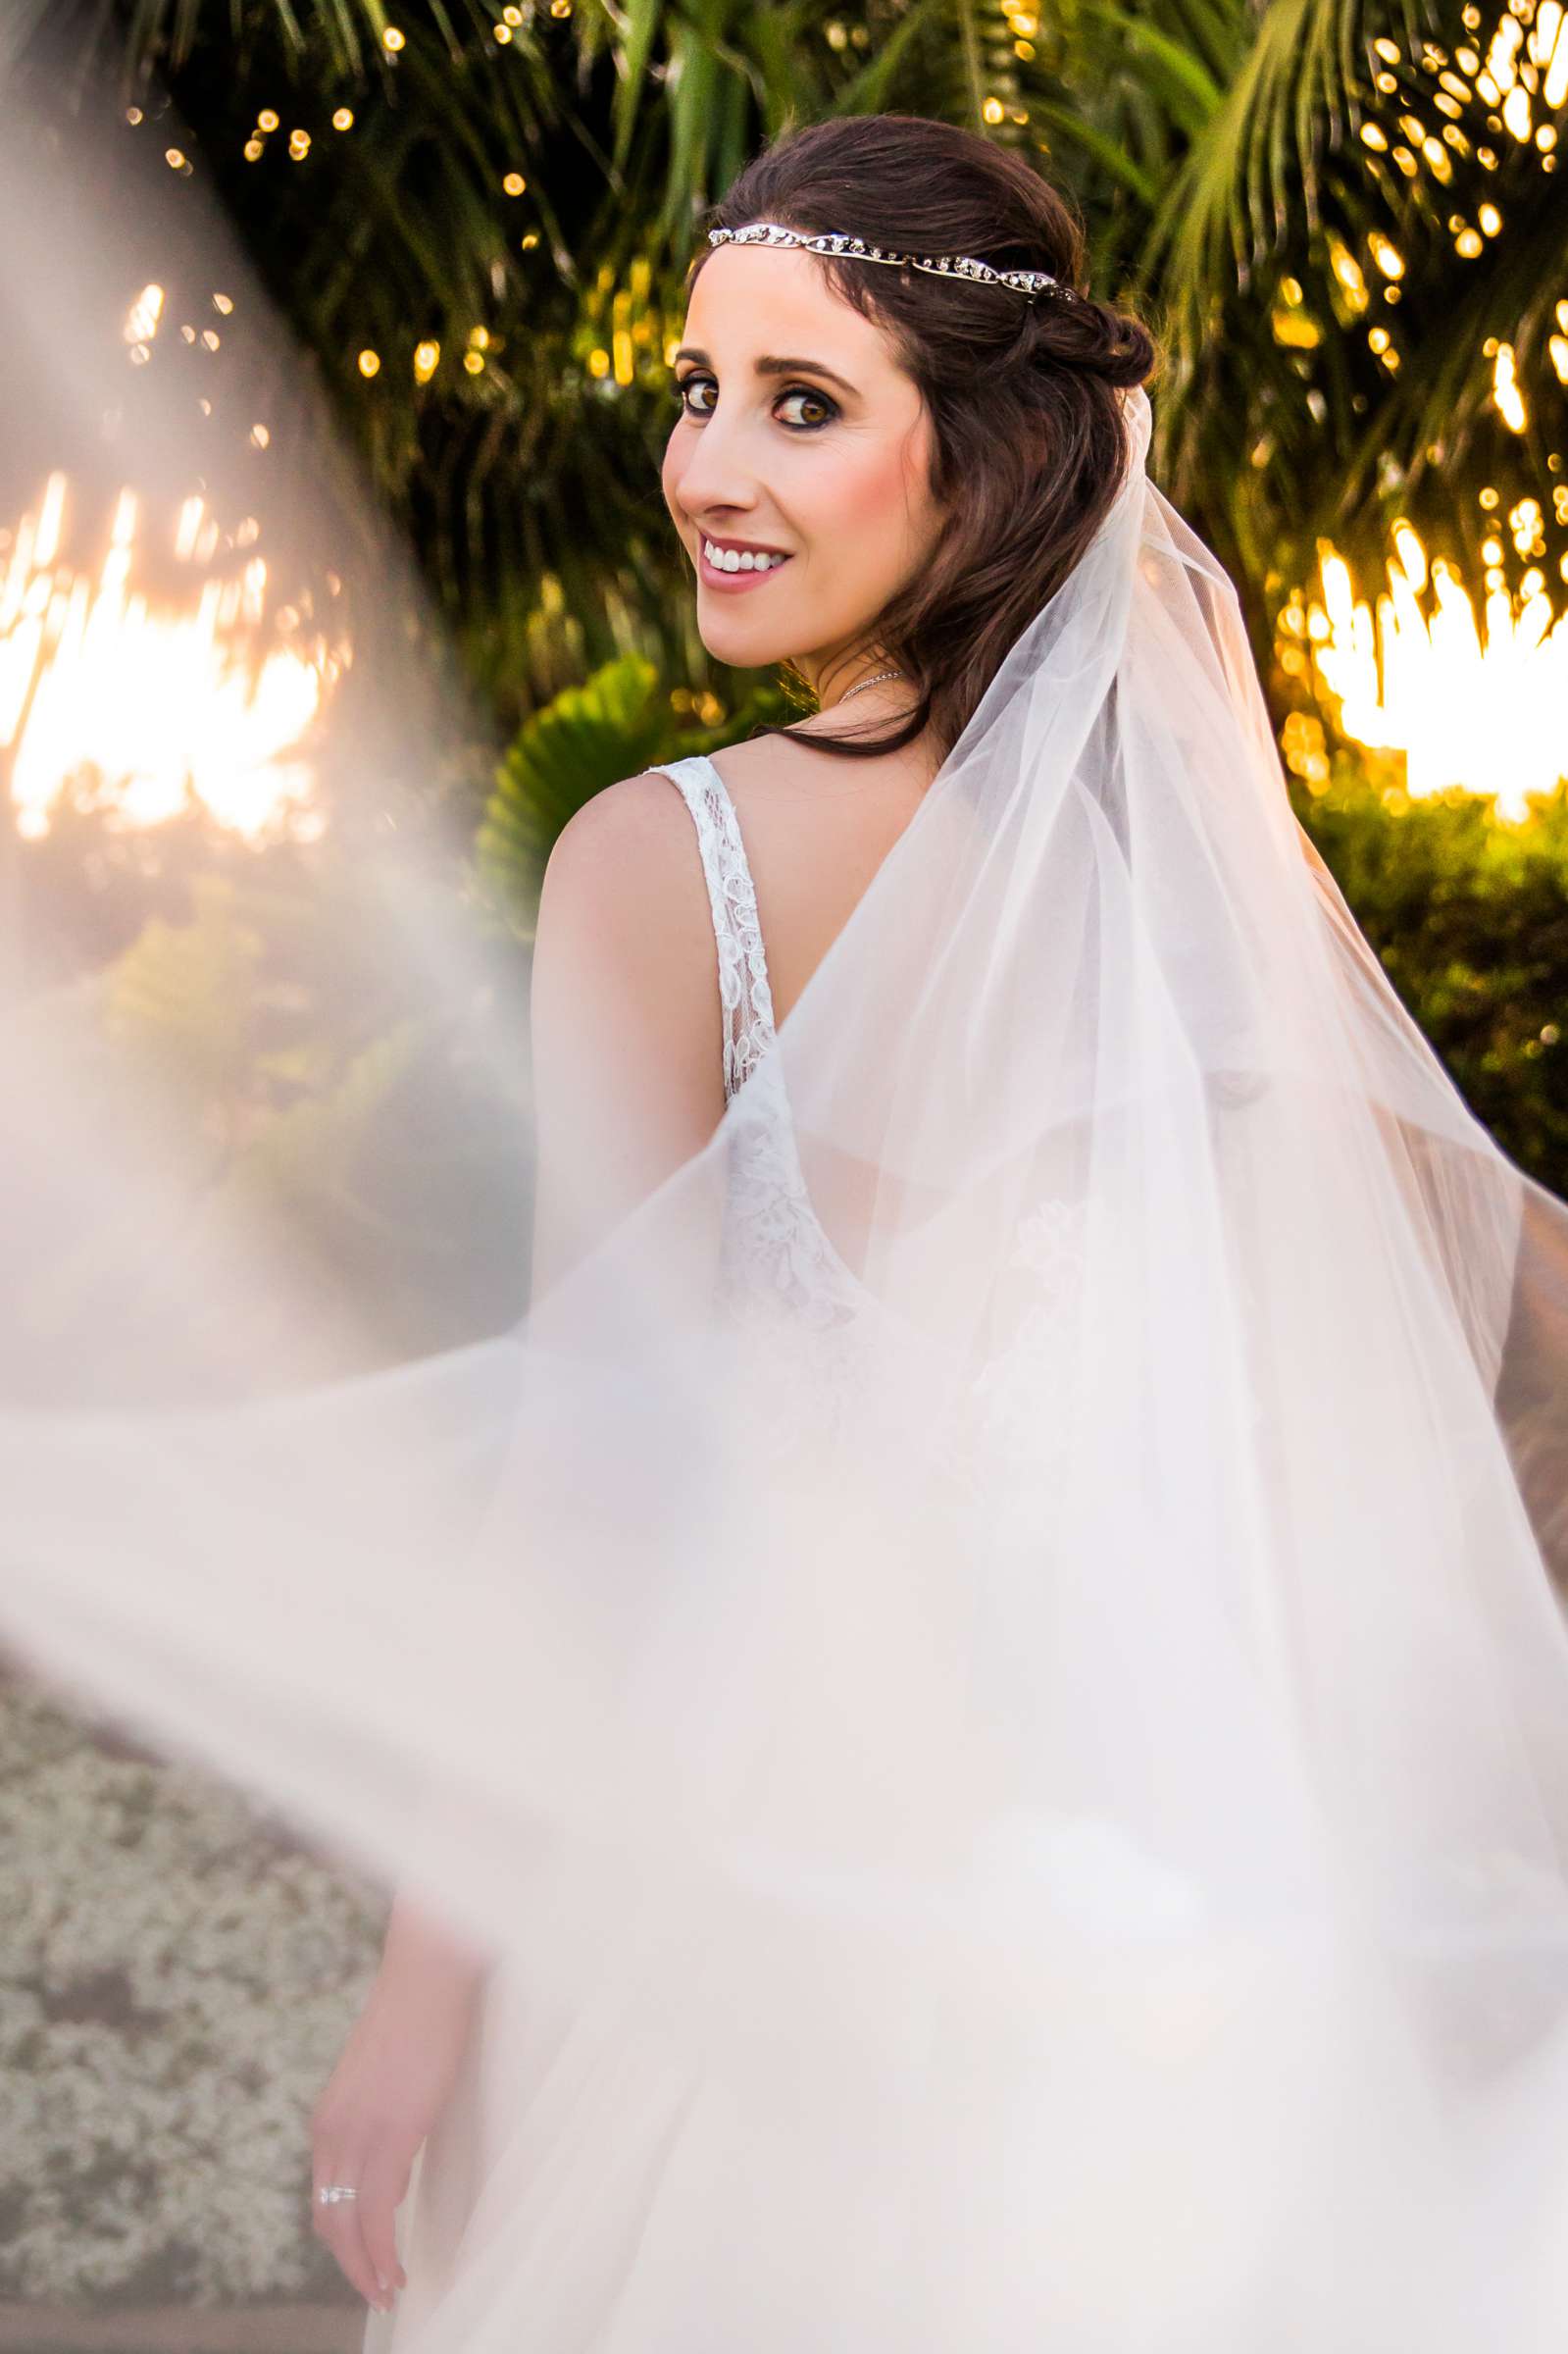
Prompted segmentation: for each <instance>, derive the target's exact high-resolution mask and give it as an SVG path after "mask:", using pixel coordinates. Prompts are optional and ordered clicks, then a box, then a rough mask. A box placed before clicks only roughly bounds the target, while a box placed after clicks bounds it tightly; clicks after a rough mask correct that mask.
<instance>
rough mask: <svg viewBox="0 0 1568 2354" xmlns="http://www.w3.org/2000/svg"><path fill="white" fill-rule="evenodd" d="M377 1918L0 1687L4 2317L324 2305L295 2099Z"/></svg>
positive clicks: (368, 1907) (285, 1841) (319, 2064)
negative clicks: (11, 2306) (56, 2310)
mask: <svg viewBox="0 0 1568 2354" xmlns="http://www.w3.org/2000/svg"><path fill="white" fill-rule="evenodd" d="M0 1919H3V1921H4V1923H5V1928H4V1933H3V1936H0V2076H3V2080H4V2082H5V2084H6V2087H7V2097H6V2106H7V2112H8V2114H7V2120H6V2131H5V2134H4V2136H3V2138H0V2214H3V2215H4V2216H5V2218H6V2226H7V2227H6V2230H5V2232H4V2235H3V2238H0V2301H5V2300H18V2301H23V2302H29V2303H45V2302H47V2303H54V2302H60V2303H69V2302H73V2301H76V2300H87V2299H106V2298H111V2297H112V2298H114V2299H116V2300H122V2301H127V2302H139V2301H142V2300H144V2299H145V2300H147V2301H150V2302H162V2301H182V2300H186V2299H188V2300H190V2301H192V2302H197V2303H206V2302H221V2301H225V2300H228V2299H229V2298H235V2299H238V2298H251V2297H265V2296H290V2295H295V2294H322V2293H327V2294H331V2293H333V2291H334V2290H335V2289H336V2288H337V2287H338V2285H339V2283H338V2277H337V2274H336V2270H335V2268H334V2267H333V2265H332V2263H331V2260H330V2258H329V2256H328V2254H327V2251H326V2249H325V2248H323V2246H322V2245H321V2243H320V2242H319V2241H318V2240H317V2239H315V2238H314V2236H313V2235H312V2233H311V2228H310V2148H309V2117H310V2110H311V2105H312V2103H313V2102H314V2100H315V2099H316V2096H317V2094H318V2093H319V2092H320V2090H321V2088H322V2085H323V2084H324V2083H325V2082H326V2080H327V2077H328V2076H329V2074H330V2073H331V2069H332V2067H333V2064H334V2062H335V2061H336V2058H337V2055H338V2052H339V2050H340V2049H341V2046H342V2042H343V2038H344V2036H345V2035H346V2034H347V2032H348V2029H349V2026H350V2025H351V2023H352V2021H353V2019H354V2017H355V2015H356V2014H357V2012H358V2010H359V2007H360V2005H361V2003H362V2002H363V2000H364V1996H365V1993H366V1990H367V1988H368V1986H369V1982H370V1978H371V1975H372V1974H373V1972H374V1970H375V1966H376V1959H377V1955H378V1952H379V1942H380V1934H381V1930H382V1927H383V1925H384V1919H385V1899H384V1896H383V1895H381V1894H379V1892H378V1891H377V1890H376V1889H375V1888H374V1887H372V1886H370V1885H368V1884H361V1883H357V1882H355V1881H354V1880H352V1879H351V1878H349V1877H346V1876H345V1875H344V1874H343V1872H342V1871H341V1870H339V1869H338V1868H335V1867H333V1866H331V1865H329V1864H328V1863H326V1862H324V1861H322V1860H321V1859H319V1858H317V1857H315V1856H313V1855H312V1854H310V1853H309V1852H307V1851H305V1850H303V1849H302V1848H301V1846H300V1844H299V1842H298V1841H297V1839H295V1838H293V1837H292V1836H291V1835H290V1833H289V1832H288V1831H287V1829H286V1828H285V1826H283V1825H282V1824H280V1823H279V1822H278V1819H277V1818H276V1817H271V1816H269V1815H267V1814H265V1813H264V1812H263V1811H262V1810H261V1809H260V1808H259V1807H257V1806H255V1805H253V1804H252V1803H251V1802H250V1801H248V1800H247V1799H246V1798H244V1797H242V1796H240V1795H239V1794H237V1793H235V1792H234V1791H233V1790H232V1789H230V1788H229V1787H228V1786H227V1785H224V1784H221V1783H219V1782H217V1781H215V1780H209V1779H207V1778H206V1777H204V1776H203V1775H201V1774H199V1773H197V1772H196V1771H194V1770H193V1769H191V1768H190V1767H188V1766H182V1765H181V1766H175V1765H169V1764H166V1763H164V1762H163V1761H161V1760H159V1759H156V1758H153V1757H151V1756H150V1755H149V1754H148V1753H146V1752H145V1751H143V1750H141V1749H139V1748H137V1747H136V1746H135V1745H134V1744H133V1743H131V1742H129V1741H127V1740H126V1739H124V1738H120V1737H117V1736H116V1734H115V1733H114V1732H113V1731H112V1730H110V1729H108V1728H105V1727H103V1726H97V1725H94V1724H93V1723H92V1722H91V1721H90V1720H89V1719H88V1718H86V1717H85V1716H78V1715H76V1714H73V1713H72V1711H71V1710H70V1708H69V1707H68V1706H66V1705H64V1704H62V1703H61V1702H59V1701H57V1700H55V1699H53V1698H51V1697H46V1696H44V1695H42V1694H41V1693H39V1692H38V1691H36V1690H34V1689H33V1688H31V1687H30V1686H28V1685H26V1684H25V1683H22V1682H20V1681H16V1680H10V1679H7V1680H5V1681H0Z"/></svg>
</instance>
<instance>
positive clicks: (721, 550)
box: [702, 539, 789, 572]
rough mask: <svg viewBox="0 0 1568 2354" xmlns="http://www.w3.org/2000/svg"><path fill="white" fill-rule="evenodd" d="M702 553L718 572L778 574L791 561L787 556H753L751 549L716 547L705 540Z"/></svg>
mask: <svg viewBox="0 0 1568 2354" xmlns="http://www.w3.org/2000/svg"><path fill="white" fill-rule="evenodd" d="M702 552H703V554H704V555H705V556H706V557H707V559H708V562H709V563H710V564H711V565H712V566H713V568H714V570H715V571H716V572H776V571H777V570H778V568H779V566H780V565H781V564H786V563H787V562H788V561H789V559H788V557H787V556H770V555H753V554H752V552H751V550H750V549H749V548H745V549H741V548H738V547H716V546H715V545H714V543H713V541H712V540H711V539H704V541H703V542H702Z"/></svg>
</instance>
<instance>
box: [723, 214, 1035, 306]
mask: <svg viewBox="0 0 1568 2354" xmlns="http://www.w3.org/2000/svg"><path fill="white" fill-rule="evenodd" d="M708 243H709V244H710V245H730V244H734V245H801V246H804V247H805V248H806V250H807V251H808V252H811V253H837V254H843V255H845V256H846V257H847V258H848V259H849V260H851V261H856V262H891V263H892V264H893V265H894V266H895V267H899V268H902V267H906V266H907V267H908V268H909V269H911V270H930V271H932V272H933V273H934V274H935V275H936V277H938V278H969V279H975V280H978V281H983V282H988V283H990V284H992V285H998V286H1012V287H1014V288H1015V289H1016V291H1017V292H1018V293H1020V294H1022V295H1024V296H1026V297H1027V299H1028V300H1029V301H1030V302H1033V301H1034V300H1035V297H1036V295H1037V294H1042V293H1043V292H1044V291H1045V289H1046V287H1047V286H1048V287H1050V288H1051V289H1052V290H1053V291H1054V292H1055V293H1056V294H1057V295H1058V296H1059V297H1060V299H1061V300H1062V301H1063V302H1077V300H1078V299H1079V297H1078V295H1077V293H1076V292H1075V290H1074V289H1073V287H1071V286H1067V285H1064V284H1063V283H1062V281H1061V280H1060V279H1059V278H1053V277H1052V275H1051V273H1050V272H1049V271H1048V270H993V269H992V268H991V266H990V264H989V262H979V261H976V259H975V258H974V256H973V254H967V253H894V252H893V251H892V249H891V247H890V246H885V245H868V244H867V243H866V241H865V239H864V238H863V237H849V236H843V235H841V234H840V233H838V232H837V231H836V230H831V231H825V232H824V233H822V234H821V235H818V236H807V235H805V234H804V232H803V231H802V230H797V229H785V228H784V225H783V223H782V222H778V221H752V222H748V223H747V225H746V227H745V228H744V229H710V230H709V231H708Z"/></svg>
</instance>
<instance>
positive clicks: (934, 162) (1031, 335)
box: [688, 115, 1159, 758]
mask: <svg viewBox="0 0 1568 2354" xmlns="http://www.w3.org/2000/svg"><path fill="white" fill-rule="evenodd" d="M751 221H776V222H779V223H781V224H782V225H783V226H784V228H787V229H793V230H799V231H800V232H801V233H802V234H803V235H806V236H817V235H822V234H825V233H828V232H831V231H834V230H840V231H843V232H845V233H847V234H848V235H851V236H857V237H860V238H863V239H864V240H865V242H866V243H867V244H870V245H882V246H885V247H887V248H889V249H890V250H891V251H893V252H895V253H918V254H938V253H955V254H970V255H973V256H974V257H975V258H976V259H977V260H978V261H983V262H988V263H989V264H990V265H991V267H992V268H993V269H998V270H1019V269H1023V270H1048V271H1050V272H1051V274H1052V275H1053V276H1054V277H1055V278H1056V279H1058V280H1059V281H1061V282H1062V283H1063V284H1064V285H1066V286H1069V287H1071V288H1073V289H1074V291H1075V292H1076V294H1077V297H1078V299H1077V300H1073V301H1064V300H1063V299H1062V297H1061V296H1060V295H1059V294H1057V293H1056V292H1054V291H1053V290H1052V289H1051V288H1049V287H1047V288H1045V289H1044V290H1043V291H1041V292H1040V293H1039V294H1038V295H1037V297H1036V299H1035V300H1034V301H1033V302H1031V301H1029V300H1028V298H1027V297H1026V296H1025V295H1023V294H1022V293H1020V292H1018V291H1017V290H1016V289H1014V288H1013V287H1010V286H999V285H993V284H987V283H986V281H968V280H965V279H962V278H939V277H936V276H934V275H933V274H932V273H931V272H930V271H927V270H911V269H893V268H890V267H888V265H887V264H885V263H881V262H863V261H855V260H852V259H849V258H847V257H839V256H835V255H833V254H819V255H817V256H816V257H815V258H816V259H817V260H818V262H819V263H820V264H821V267H822V268H823V269H824V270H825V271H826V272H827V273H828V278H829V282H830V283H831V284H832V286H833V289H834V291H835V293H836V294H838V295H839V296H841V298H842V299H843V300H844V301H845V302H847V303H850V304H852V305H853V307H854V308H855V309H856V310H857V311H859V312H860V313H861V315H862V317H864V318H866V319H869V320H870V321H871V322H872V324H873V325H874V326H877V327H880V328H881V329H883V330H884V332H885V333H888V334H889V335H890V336H891V337H892V338H893V341H894V344H895V346H896V348H897V351H898V355H899V359H900V362H901V364H902V365H903V367H904V368H905V369H906V370H907V371H908V373H909V375H910V377H911V378H912V379H913V381H914V383H915V384H916V385H917V386H918V387H919V390H920V393H921V395H922V398H923V399H924V401H925V404H926V407H927V409H928V411H929V413H930V416H931V420H932V426H933V440H934V452H933V460H932V491H933V495H934V496H935V497H936V499H937V500H938V501H939V502H941V503H943V504H944V505H948V509H949V511H948V515H947V519H946V522H945V525H944V528H943V530H942V533H941V536H940V537H939V538H938V540H937V543H936V548H935V550H934V552H933V555H932V559H931V562H930V563H929V564H928V565H925V566H923V567H922V568H921V570H920V573H919V575H918V577H917V578H915V579H913V580H911V581H909V582H907V583H906V584H905V586H904V587H903V588H901V589H900V590H899V591H898V592H897V593H896V594H895V595H894V596H893V597H892V598H891V599H890V600H889V602H888V603H887V605H886V606H885V608H884V610H883V611H882V613H881V614H880V615H878V617H877V619H876V621H875V623H874V624H873V625H872V627H871V629H870V630H869V632H868V635H867V639H866V641H865V650H866V651H868V652H874V653H876V654H877V655H878V656H879V657H880V659H881V660H882V661H884V662H886V663H896V664H897V666H898V668H899V669H900V670H902V671H904V672H905V673H906V674H907V675H908V676H909V677H910V678H911V679H912V680H913V681H914V682H915V684H916V686H917V687H918V689H919V701H918V703H917V705H916V707H915V709H914V710H913V711H912V712H911V713H910V715H909V717H908V719H907V720H905V721H903V722H902V723H900V724H899V726H898V727H897V729H896V730H895V731H894V732H891V733H883V734H868V733H866V732H864V731H863V732H862V734H861V735H860V736H859V737H858V738H845V737H835V736H828V735H818V734H817V733H815V732H813V733H812V735H811V739H810V741H811V742H812V743H813V744H814V745H816V746H818V747H819V748H820V749H822V750H825V751H833V752H837V753H841V754H843V755H844V756H846V757H849V758H867V757H870V756H872V755H873V754H876V753H881V752H888V751H897V750H901V749H902V748H903V746H904V745H905V744H908V743H913V742H915V741H916V739H917V738H918V737H920V736H922V735H923V734H924V733H925V731H926V729H927V728H928V727H930V728H931V729H932V731H933V734H934V735H935V737H936V740H937V742H938V743H939V744H940V747H941V751H942V754H943V756H944V757H945V755H946V753H947V752H948V751H950V750H951V748H952V746H953V744H954V743H955V742H957V740H958V737H959V736H960V734H961V733H962V732H963V729H964V727H965V726H966V724H967V723H968V721H969V719H970V717H971V716H972V714H973V712H974V711H975V708H976V706H977V705H978V703H979V702H980V699H981V697H982V695H983V694H984V693H985V691H986V687H987V686H988V685H989V684H990V681H991V680H992V678H993V677H994V676H995V674H996V671H997V669H998V668H999V666H1000V664H1001V662H1002V659H1003V657H1004V656H1005V654H1006V653H1007V650H1008V648H1009V647H1010V646H1011V645H1013V644H1014V643H1015V642H1016V641H1017V640H1018V638H1019V637H1020V636H1021V635H1022V633H1023V631H1024V629H1025V627H1026V626H1027V624H1028V623H1029V622H1030V621H1031V620H1032V619H1033V618H1034V616H1035V615H1036V614H1037V612H1038V611H1039V609H1040V607H1041V606H1042V605H1043V604H1044V603H1045V601H1046V599H1047V598H1048V597H1049V596H1050V595H1051V594H1052V592H1053V591H1054V590H1055V589H1056V588H1059V587H1060V586H1061V584H1062V582H1063V581H1065V580H1066V579H1067V577H1068V575H1069V574H1070V573H1071V572H1072V570H1073V567H1074V566H1075V565H1076V564H1077V562H1078V561H1079V558H1080V557H1081V556H1082V555H1083V553H1084V551H1085V549H1086V548H1087V546H1088V544H1089V542H1090V540H1091V539H1092V538H1093V537H1094V535H1095V533H1096V531H1097V530H1098V528H1099V525H1100V523H1101V521H1102V519H1103V517H1104V515H1105V514H1106V512H1107V510H1108V508H1109V507H1110V505H1111V502H1112V500H1113V499H1114V497H1115V494H1116V490H1117V486H1118V484H1119V482H1120V480H1121V474H1122V468H1123V465H1124V462H1125V458H1126V440H1125V436H1124V431H1123V425H1122V420H1121V413H1120V403H1119V401H1118V399H1117V391H1118V388H1120V387H1124V386H1127V385H1130V384H1143V383H1144V382H1145V381H1146V380H1147V379H1148V378H1149V377H1150V376H1151V375H1152V374H1153V373H1154V370H1155V367H1156V364H1157V359H1158V356H1159V355H1158V349H1157V346H1156V343H1155V340H1154V337H1153V335H1152V334H1151V333H1150V332H1149V330H1148V329H1147V328H1146V327H1145V326H1144V325H1143V323H1142V322H1141V321H1140V320H1138V319H1137V318H1134V317H1131V316H1130V315H1128V314H1126V313H1124V312H1122V311H1119V310H1117V309H1115V308H1113V306H1112V305H1111V304H1109V303H1106V302H1100V301H1097V300H1095V299H1094V298H1093V297H1092V296H1090V295H1089V294H1088V293H1087V290H1086V288H1085V284H1084V280H1085V275H1086V268H1085V240H1084V232H1083V228H1082V225H1081V223H1080V221H1079V219H1078V217H1077V215H1076V213H1074V212H1073V211H1072V210H1070V208H1069V206H1068V204H1067V202H1066V201H1065V200H1064V199H1063V197H1062V196H1061V195H1059V194H1058V192H1057V191H1056V189H1054V188H1053V187H1051V186H1050V185H1049V183H1048V182H1047V181H1046V180H1044V179H1041V178H1040V177H1039V175H1038V173H1037V172H1036V171H1034V170H1033V169H1032V168H1031V167H1030V165H1029V164H1027V163H1026V162H1025V161H1024V160H1023V158H1022V157H1021V156H1019V155H1017V154H1015V153H1013V152H1012V151H1011V150H1009V149H1008V148H1005V147H999V146H996V145H993V144H992V142H991V141H990V140H988V139H985V138H982V137H980V136H979V134H978V133H976V132H974V131H968V130H961V129H959V128H957V127H956V126H955V125H953V124H949V123H937V122H928V121H927V120H925V119H924V118H923V117H921V116H918V115H850V116H842V117H837V118H835V120H833V121H832V122H827V123H816V124H811V125H809V126H807V127H806V128H803V129H800V130H796V131H793V132H789V133H787V134H785V136H784V137H783V138H781V139H778V140H776V141H775V142H774V144H773V145H772V146H770V147H768V148H765V149H764V151H763V152H762V154H761V155H759V156H757V157H756V158H755V159H754V161H753V162H751V163H750V164H748V165H747V166H746V168H745V170H744V171H743V172H742V173H741V174H740V176H739V178H738V179H735V180H734V182H733V184H732V186H731V188H730V189H729V192H728V193H727V194H726V195H725V196H724V198H723V199H722V200H721V201H720V202H719V203H718V204H716V205H713V206H710V207H709V209H708V211H707V213H706V214H705V215H704V218H703V222H702V225H701V233H702V236H703V239H704V242H703V243H702V245H701V247H700V249H699V251H698V254H697V257H696V260H695V262H694V264H693V268H692V273H691V278H690V280H689V281H688V283H695V280H696V275H697V273H698V272H700V270H701V269H702V267H703V266H704V264H705V263H706V261H707V260H708V259H709V257H710V256H711V255H712V254H713V253H715V252H717V251H719V250H721V248H719V247H717V246H712V245H709V244H707V243H706V241H705V240H706V235H707V231H708V230H710V229H740V228H743V227H744V226H745V225H746V224H747V223H748V222H751ZM784 668H785V672H786V674H787V673H788V672H789V668H790V666H789V665H788V664H785V665H784ZM796 676H797V678H798V674H796ZM799 684H801V685H802V686H804V685H805V682H804V680H799ZM882 724H883V725H884V726H885V723H882ZM780 732H782V730H780V729H775V728H770V727H764V728H759V729H757V730H756V731H755V733H756V734H758V735H772V734H776V733H780Z"/></svg>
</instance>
